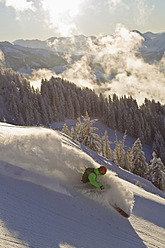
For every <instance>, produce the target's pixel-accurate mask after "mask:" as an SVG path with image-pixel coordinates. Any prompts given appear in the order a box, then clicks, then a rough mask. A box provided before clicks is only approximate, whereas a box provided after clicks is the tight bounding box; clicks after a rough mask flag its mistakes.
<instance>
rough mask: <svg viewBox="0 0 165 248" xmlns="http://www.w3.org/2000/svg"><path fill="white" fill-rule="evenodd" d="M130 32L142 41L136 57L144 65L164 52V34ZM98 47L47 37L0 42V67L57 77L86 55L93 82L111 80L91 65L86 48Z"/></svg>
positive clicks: (93, 40)
mask: <svg viewBox="0 0 165 248" xmlns="http://www.w3.org/2000/svg"><path fill="white" fill-rule="evenodd" d="M133 32H137V33H138V34H139V35H140V36H142V37H143V39H144V40H143V41H142V45H141V47H140V49H139V51H138V53H137V56H140V57H142V58H143V59H144V60H145V62H147V63H153V62H154V61H159V60H160V59H161V58H162V56H163V55H164V52H165V32H164V33H157V34H154V33H151V32H147V33H144V34H142V33H140V32H139V31H137V30H133ZM98 44H99V39H98V37H95V36H90V37H86V36H84V35H78V36H72V37H51V38H49V39H47V40H45V41H41V40H16V41H14V42H13V44H11V43H9V42H0V52H1V53H3V55H4V56H3V57H4V60H3V61H2V58H1V57H0V64H2V65H3V66H4V67H7V68H10V67H11V68H12V69H14V70H15V71H18V72H20V73H25V74H31V73H32V71H33V70H38V69H42V68H46V69H49V70H51V71H53V72H55V73H56V74H60V73H62V72H64V71H65V70H66V69H68V68H70V67H72V65H73V64H74V62H76V61H77V60H80V59H81V57H82V56H83V55H84V54H87V55H90V56H88V57H89V59H90V64H89V66H90V67H91V71H92V73H93V75H94V76H95V77H96V79H97V80H100V81H102V82H104V81H107V79H108V80H111V79H112V78H113V75H106V74H105V72H104V70H103V69H102V66H101V65H100V64H99V63H95V62H93V57H92V56H93V55H94V54H93V53H92V52H93V51H92V50H90V46H91V45H92V46H94V45H96V46H98ZM1 53H0V54H1ZM94 56H96V55H94ZM114 75H115V74H114Z"/></svg>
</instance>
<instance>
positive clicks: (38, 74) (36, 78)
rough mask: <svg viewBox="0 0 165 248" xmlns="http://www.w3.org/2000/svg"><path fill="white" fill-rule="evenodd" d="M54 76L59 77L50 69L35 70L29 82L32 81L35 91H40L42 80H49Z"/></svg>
mask: <svg viewBox="0 0 165 248" xmlns="http://www.w3.org/2000/svg"><path fill="white" fill-rule="evenodd" d="M52 76H54V77H56V76H57V75H56V73H55V72H52V71H50V70H48V69H39V70H34V71H33V72H32V74H31V75H30V76H29V77H28V80H29V81H30V84H31V86H33V87H34V89H37V88H38V89H40V86H41V80H42V79H47V80H49V79H50V78H51V77H52Z"/></svg>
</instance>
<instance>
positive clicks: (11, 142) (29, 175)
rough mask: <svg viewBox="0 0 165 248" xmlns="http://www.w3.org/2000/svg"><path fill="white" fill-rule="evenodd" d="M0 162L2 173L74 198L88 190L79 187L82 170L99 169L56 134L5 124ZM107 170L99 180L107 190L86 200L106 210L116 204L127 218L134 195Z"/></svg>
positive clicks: (0, 134) (0, 132)
mask: <svg viewBox="0 0 165 248" xmlns="http://www.w3.org/2000/svg"><path fill="white" fill-rule="evenodd" d="M91 152H92V151H91ZM0 160H1V168H0V169H1V173H7V175H9V174H12V177H13V176H14V177H17V178H18V177H19V178H20V179H23V180H27V181H31V182H35V183H37V184H39V185H43V186H45V187H48V188H51V189H54V190H56V191H58V192H60V193H63V194H68V195H73V196H74V194H76V192H78V193H83V192H85V191H87V190H88V186H86V185H81V183H80V180H81V177H82V173H83V171H84V168H85V167H95V168H96V167H98V166H100V165H99V164H98V163H96V162H95V161H94V160H93V159H92V158H91V157H90V156H89V155H87V154H86V153H85V152H84V151H82V147H80V144H79V143H76V142H75V141H73V140H71V139H70V138H69V137H67V136H65V135H63V134H62V133H60V132H58V131H54V130H51V129H46V128H42V127H19V126H12V125H8V124H4V123H1V124H0ZM106 166H107V163H106ZM107 168H108V173H107V174H106V176H104V177H103V178H102V179H101V182H102V183H103V185H105V188H106V190H105V191H100V190H98V191H96V193H92V194H86V197H90V198H92V199H93V200H94V201H96V202H98V203H99V204H102V205H104V206H106V207H108V208H109V207H110V206H111V205H114V204H116V205H117V206H119V207H121V208H122V209H123V210H124V211H125V212H127V213H128V214H129V215H130V214H131V211H132V208H133V204H134V196H133V193H132V192H130V191H129V190H128V189H127V188H126V187H125V186H124V185H123V184H122V180H121V179H119V178H118V177H117V176H116V175H115V174H114V173H112V171H111V170H110V164H109V167H108V166H107Z"/></svg>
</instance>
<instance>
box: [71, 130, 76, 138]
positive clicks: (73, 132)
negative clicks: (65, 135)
mask: <svg viewBox="0 0 165 248" xmlns="http://www.w3.org/2000/svg"><path fill="white" fill-rule="evenodd" d="M70 137H71V138H72V139H75V138H76V135H75V131H74V128H73V127H72V128H71V131H70Z"/></svg>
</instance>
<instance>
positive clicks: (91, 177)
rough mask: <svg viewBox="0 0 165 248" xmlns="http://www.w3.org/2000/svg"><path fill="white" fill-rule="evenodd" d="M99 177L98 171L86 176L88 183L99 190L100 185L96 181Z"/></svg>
mask: <svg viewBox="0 0 165 248" xmlns="http://www.w3.org/2000/svg"><path fill="white" fill-rule="evenodd" d="M101 176H102V175H101V174H100V172H99V169H95V170H94V172H92V173H90V174H89V176H88V179H89V182H90V183H91V184H92V185H94V186H95V187H97V188H100V187H101V186H102V184H99V183H98V182H97V180H99V178H100V177H101Z"/></svg>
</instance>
